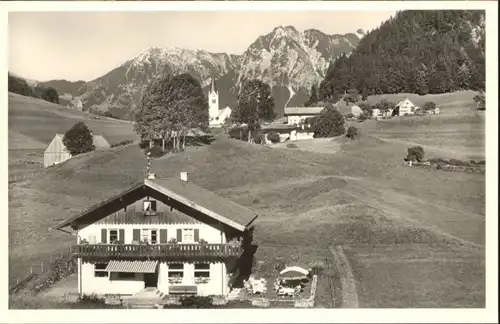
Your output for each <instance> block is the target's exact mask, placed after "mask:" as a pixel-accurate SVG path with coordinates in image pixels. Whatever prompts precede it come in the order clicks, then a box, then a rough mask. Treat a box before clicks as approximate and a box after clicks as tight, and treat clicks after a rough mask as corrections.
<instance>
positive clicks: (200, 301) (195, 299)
mask: <svg viewBox="0 0 500 324" xmlns="http://www.w3.org/2000/svg"><path fill="white" fill-rule="evenodd" d="M180 301H181V305H182V307H183V308H212V305H213V304H212V297H209V296H189V297H184V298H181V300H180Z"/></svg>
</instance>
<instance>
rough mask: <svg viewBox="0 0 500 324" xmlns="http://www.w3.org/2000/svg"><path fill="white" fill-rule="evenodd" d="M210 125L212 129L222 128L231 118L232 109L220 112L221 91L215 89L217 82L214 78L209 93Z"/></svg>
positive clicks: (227, 108)
mask: <svg viewBox="0 0 500 324" xmlns="http://www.w3.org/2000/svg"><path fill="white" fill-rule="evenodd" d="M208 107H209V108H208V116H209V117H208V118H209V119H208V125H209V127H211V128H219V127H222V125H223V124H224V122H225V121H226V120H227V119H228V118H229V116H231V108H229V106H227V107H226V108H224V109H222V110H219V91H218V90H217V89H216V87H215V80H214V78H212V81H211V84H210V90H209V91H208Z"/></svg>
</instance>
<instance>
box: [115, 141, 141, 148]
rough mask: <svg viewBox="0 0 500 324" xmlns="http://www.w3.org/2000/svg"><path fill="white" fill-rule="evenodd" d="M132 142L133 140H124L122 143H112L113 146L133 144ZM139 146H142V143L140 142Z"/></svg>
mask: <svg viewBox="0 0 500 324" xmlns="http://www.w3.org/2000/svg"><path fill="white" fill-rule="evenodd" d="M131 143H132V140H123V141H121V142H120V143H116V144H113V145H111V147H118V146H125V145H128V144H131ZM139 146H140V144H139Z"/></svg>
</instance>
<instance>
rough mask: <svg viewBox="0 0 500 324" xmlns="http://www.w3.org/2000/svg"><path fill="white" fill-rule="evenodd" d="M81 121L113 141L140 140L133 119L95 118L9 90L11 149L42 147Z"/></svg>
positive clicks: (112, 142)
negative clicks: (132, 122) (131, 121)
mask: <svg viewBox="0 0 500 324" xmlns="http://www.w3.org/2000/svg"><path fill="white" fill-rule="evenodd" d="M79 121H83V122H85V124H87V126H89V128H90V129H91V130H92V131H94V133H96V134H102V135H103V136H104V137H105V138H106V139H107V140H108V142H110V143H111V144H114V143H118V142H120V141H122V140H124V139H131V140H135V139H137V135H136V134H135V133H134V131H133V125H132V124H131V123H130V122H125V121H117V120H110V119H106V118H104V117H100V119H99V120H96V119H92V118H91V117H90V115H88V114H85V113H83V112H79V111H76V110H72V109H69V108H67V107H64V106H61V105H56V104H52V103H50V102H47V101H44V100H40V99H36V98H32V97H25V96H21V95H18V94H14V93H9V149H30V148H39V147H41V144H40V143H43V144H44V145H45V146H46V145H48V144H49V143H50V141H51V140H52V138H54V135H55V134H56V133H65V132H66V131H67V130H68V129H69V128H71V127H72V126H73V125H74V124H75V123H77V122H79ZM27 138H29V139H28V140H27ZM33 141H36V142H37V144H36V145H35V144H34V143H33Z"/></svg>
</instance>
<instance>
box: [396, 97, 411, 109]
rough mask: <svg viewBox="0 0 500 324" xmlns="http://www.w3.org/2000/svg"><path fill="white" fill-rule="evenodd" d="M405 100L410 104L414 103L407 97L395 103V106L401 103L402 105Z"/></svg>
mask: <svg viewBox="0 0 500 324" xmlns="http://www.w3.org/2000/svg"><path fill="white" fill-rule="evenodd" d="M406 101H407V102H409V103H410V104H412V105H414V104H413V102H411V101H410V99H408V98H404V99H403V100H401V101H400V102H398V104H397V105H396V107H399V106H401V105H402V104H403V103H405V102H406ZM414 106H415V105H414Z"/></svg>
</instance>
